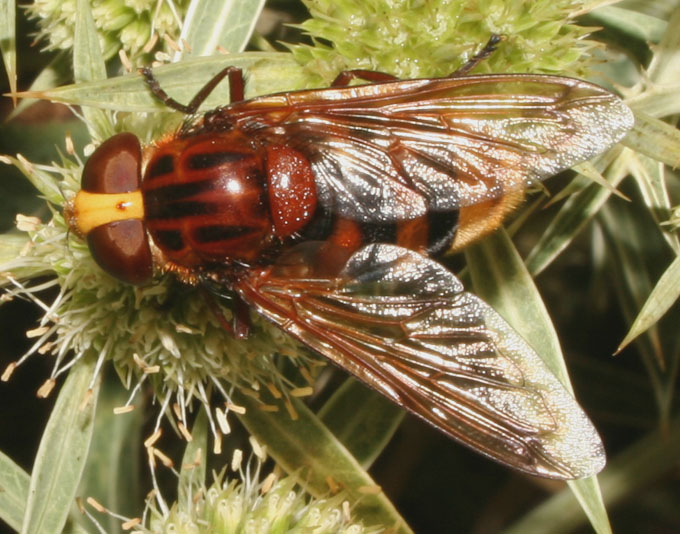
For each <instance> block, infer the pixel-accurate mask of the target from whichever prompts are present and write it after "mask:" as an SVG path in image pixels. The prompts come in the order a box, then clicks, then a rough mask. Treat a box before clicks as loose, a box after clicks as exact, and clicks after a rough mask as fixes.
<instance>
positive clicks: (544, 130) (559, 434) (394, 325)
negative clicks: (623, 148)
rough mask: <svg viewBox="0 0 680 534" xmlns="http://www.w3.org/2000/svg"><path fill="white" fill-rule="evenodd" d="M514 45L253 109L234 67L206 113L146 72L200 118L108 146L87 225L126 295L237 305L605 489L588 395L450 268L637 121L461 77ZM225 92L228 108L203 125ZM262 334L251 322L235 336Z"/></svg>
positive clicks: (426, 407)
mask: <svg viewBox="0 0 680 534" xmlns="http://www.w3.org/2000/svg"><path fill="white" fill-rule="evenodd" d="M497 41H498V39H497V38H492V40H491V41H490V42H489V44H488V45H487V46H486V47H485V48H484V49H483V50H482V52H480V53H478V54H477V55H476V56H475V57H473V59H472V60H470V61H469V62H468V63H467V64H466V65H465V66H464V67H463V68H462V69H459V70H458V71H456V72H455V73H453V74H452V75H450V76H448V77H444V78H437V79H415V80H399V79H396V78H395V77H392V76H390V75H387V74H383V73H378V72H373V71H347V72H344V73H342V74H341V75H340V76H339V77H338V79H337V80H336V82H334V84H333V85H332V86H331V87H330V88H326V89H315V90H302V91H295V92H286V93H278V94H273V95H269V96H262V97H257V98H253V99H250V100H244V96H243V92H244V91H243V88H244V81H243V76H242V73H241V70H240V69H238V68H235V67H228V68H226V69H224V70H223V71H222V72H220V73H219V74H218V75H217V76H215V77H214V78H213V79H212V80H211V81H210V82H209V83H208V84H207V85H206V86H205V87H204V88H203V89H202V90H201V91H200V92H199V93H198V94H197V95H196V97H194V99H193V100H192V101H191V103H190V104H188V105H182V104H180V103H178V102H176V101H175V100H173V99H172V98H170V97H169V96H168V95H167V94H166V93H165V92H164V91H163V90H162V89H161V88H160V87H159V85H158V83H157V81H156V80H155V78H154V77H153V75H152V74H151V72H150V71H149V70H143V74H144V75H145V77H146V80H147V82H148V85H149V87H150V89H151V91H152V92H153V93H154V94H155V95H156V96H157V97H159V98H160V99H161V100H162V101H164V102H165V103H166V104H167V105H169V106H170V107H172V108H174V109H177V110H179V111H182V112H184V113H187V114H189V118H188V119H187V120H186V121H185V123H184V124H183V126H181V127H180V129H179V130H178V131H177V132H176V133H175V134H174V135H172V136H169V137H166V138H163V139H162V140H159V141H157V142H156V143H155V144H153V145H151V146H149V147H146V148H145V149H144V150H142V148H141V145H140V142H139V140H138V139H137V137H135V136H134V135H133V134H130V133H121V134H118V135H115V136H114V137H112V138H110V139H109V140H107V141H105V142H104V143H102V144H101V145H100V146H99V147H98V149H97V150H96V151H95V152H94V154H93V155H92V156H91V157H90V159H89V160H88V162H87V163H86V165H85V168H84V171H83V177H82V190H81V191H80V192H79V193H78V194H77V196H76V197H75V199H74V201H73V202H72V203H71V204H70V206H68V208H67V218H68V219H69V223H70V225H71V227H72V228H73V229H74V230H75V231H76V232H77V233H78V234H79V235H81V236H85V237H86V239H87V242H88V244H89V247H90V250H91V252H92V255H93V257H94V258H95V259H96V261H97V262H98V263H99V265H100V266H101V267H102V268H103V269H104V270H105V271H107V272H109V273H110V274H112V275H113V276H115V277H117V278H119V279H121V280H123V281H125V282H129V283H132V284H144V283H147V282H148V281H149V280H150V278H151V276H152V274H153V272H154V270H160V271H166V272H168V271H169V272H173V273H175V274H176V275H177V277H178V278H179V279H180V280H181V281H183V282H186V283H188V284H197V283H201V282H206V283H209V284H211V285H215V284H217V285H219V286H220V287H225V288H228V289H229V290H230V291H231V292H233V294H234V295H235V298H236V299H237V301H238V302H241V303H245V304H247V305H248V306H249V307H251V308H252V309H254V310H255V311H257V312H258V313H260V314H261V315H263V316H264V317H265V318H267V319H269V320H270V321H272V322H274V323H275V324H276V325H278V326H279V327H280V328H282V329H283V330H284V331H285V332H288V333H289V334H290V335H292V336H294V337H295V338H297V339H298V340H300V341H301V342H302V343H304V344H305V345H307V346H309V347H311V348H312V349H314V350H315V351H317V352H319V353H321V354H322V355H323V356H325V357H326V358H328V359H329V360H331V361H332V362H334V363H335V364H337V365H338V366H340V367H341V368H343V369H345V370H347V371H349V372H350V373H352V374H353V375H354V376H355V377H357V378H358V379H359V380H361V381H363V382H364V383H365V384H367V385H368V386H371V387H373V388H375V389H376V390H378V391H379V392H380V393H382V394H383V395H385V396H386V397H388V398H389V399H391V400H392V401H393V402H395V403H397V404H398V405H400V406H402V407H404V408H406V409H408V410H410V411H411V412H413V413H414V414H416V415H418V416H420V417H421V418H423V419H425V420H426V421H428V422H429V423H431V424H433V425H434V426H435V427H437V428H438V429H440V430H441V431H443V432H444V433H446V434H448V435H449V436H451V437H452V438H454V439H456V440H458V441H460V442H462V443H464V444H466V445H468V446H470V447H471V448H473V449H475V450H477V451H479V452H481V453H482V454H485V455H487V456H489V457H491V458H493V459H495V460H497V461H500V462H502V463H504V464H507V465H509V466H511V467H513V468H516V469H518V470H521V471H524V472H527V473H531V474H535V475H540V476H545V477H552V478H563V479H569V478H580V477H584V476H589V475H592V474H594V473H596V472H598V471H599V470H600V469H601V468H602V466H603V465H604V460H605V457H604V450H603V447H602V443H601V441H600V438H599V436H598V434H597V432H596V431H595V429H594V428H593V426H592V424H591V422H590V421H589V420H588V418H587V416H586V415H585V414H584V412H583V411H582V409H581V408H580V407H579V405H578V404H577V403H576V401H575V400H574V398H573V397H572V396H571V395H570V394H569V393H568V392H567V391H566V390H565V388H564V387H563V386H562V385H561V384H560V382H559V381H558V380H557V378H555V377H554V375H552V373H551V372H550V371H549V370H548V369H547V367H546V365H545V364H544V363H543V362H542V360H541V359H540V357H539V356H538V355H537V354H536V353H535V352H534V350H533V349H532V348H530V347H529V345H528V344H527V343H526V342H525V341H524V340H522V339H521V338H520V337H519V335H518V334H517V333H516V332H514V331H513V330H512V329H511V328H510V327H509V326H508V325H507V324H506V323H505V322H504V321H503V320H502V319H501V318H500V316H499V315H498V314H497V313H496V312H494V311H493V310H492V309H491V308H490V307H489V306H488V305H487V304H485V303H484V302H482V301H481V300H480V299H479V298H478V297H476V296H474V295H473V294H471V293H467V292H464V290H463V287H462V285H461V284H460V282H459V281H458V279H457V278H456V277H455V276H454V275H453V274H452V273H451V272H450V271H448V270H447V269H446V268H445V267H443V266H442V265H441V264H440V263H438V262H437V261H435V259H433V258H436V257H438V256H441V255H443V254H447V253H451V252H455V251H458V250H460V249H461V248H463V247H464V246H466V245H467V244H469V243H471V242H473V241H475V240H477V239H479V238H480V237H481V236H483V235H485V234H487V233H489V232H491V231H492V230H494V229H495V228H497V227H498V226H499V225H500V224H501V222H502V220H503V218H504V217H505V215H506V214H507V213H509V212H510V211H511V210H512V209H514V208H515V207H516V206H517V205H518V204H519V203H520V201H521V200H522V198H523V196H524V192H525V190H526V189H527V186H528V185H529V184H531V183H534V182H537V181H539V180H542V179H544V178H546V177H548V176H551V175H554V174H556V173H558V172H560V171H562V170H565V169H568V168H569V167H571V166H573V165H574V164H576V163H578V162H581V161H584V160H586V159H588V158H590V157H592V156H594V155H596V154H598V153H601V152H603V151H604V150H606V149H607V148H609V147H610V146H612V145H613V144H614V143H616V142H617V141H618V140H620V139H621V138H622V137H623V135H624V134H625V132H626V131H627V130H628V129H629V128H630V127H631V126H632V123H633V117H632V113H631V112H630V110H629V109H628V108H627V107H626V106H625V105H624V104H623V102H622V101H621V100H620V99H619V98H618V97H616V96H615V95H613V94H612V93H610V92H608V91H607V90H605V89H603V88H601V87H598V86H596V85H593V84H590V83H587V82H584V81H580V80H576V79H571V78H565V77H559V76H548V75H525V74H507V75H504V74H497V75H469V76H468V75H463V74H466V73H467V71H468V70H470V69H471V68H472V67H473V66H474V65H475V64H476V63H477V62H479V60H480V59H482V58H483V57H484V56H486V55H488V54H489V53H490V52H491V51H492V50H493V49H494V45H495V44H496V42H497ZM225 77H228V79H229V86H230V91H231V93H230V94H231V103H230V104H229V105H227V106H224V107H219V108H217V109H214V110H212V111H209V112H207V113H205V114H204V115H202V116H197V115H195V112H196V111H197V109H198V107H199V106H200V104H201V103H202V102H203V101H204V100H205V98H206V97H207V96H208V94H209V93H210V92H211V91H212V90H213V89H214V87H215V86H216V85H217V84H218V83H219V82H220V81H221V80H222V79H223V78H225ZM352 78H360V79H363V80H364V81H367V82H371V83H368V84H366V85H353V86H349V85H348V82H349V81H350V80H351V79H352ZM237 308H238V306H237ZM246 322H247V314H246V317H245V318H244V317H243V314H241V313H238V310H237V313H235V321H234V325H235V326H234V333H235V334H237V335H238V334H241V335H243V334H245V330H246V328H245V327H244V325H245V324H246Z"/></svg>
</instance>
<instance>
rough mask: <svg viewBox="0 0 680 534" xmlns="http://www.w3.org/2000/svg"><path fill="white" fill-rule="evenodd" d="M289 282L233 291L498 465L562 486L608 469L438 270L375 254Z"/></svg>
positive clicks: (593, 438) (537, 376) (502, 331)
mask: <svg viewBox="0 0 680 534" xmlns="http://www.w3.org/2000/svg"><path fill="white" fill-rule="evenodd" d="M290 272H291V271H290V270H286V269H276V268H275V269H274V270H271V271H265V272H261V273H259V274H254V275H251V276H250V278H246V279H243V280H242V281H241V282H239V283H238V284H237V285H236V289H237V291H239V293H240V294H241V295H242V297H243V298H244V299H245V300H246V301H247V302H248V303H250V304H251V305H252V306H254V307H255V308H256V309H257V310H258V311H259V312H260V313H261V314H262V315H264V316H265V317H267V318H269V319H270V320H272V321H273V322H274V323H276V324H277V325H279V326H280V327H281V328H282V329H283V330H285V331H286V332H288V333H290V334H292V335H293V336H294V337H296V338H297V339H299V340H300V341H302V342H303V343H305V344H306V345H308V346H310V347H311V348H313V349H314V350H316V351H318V352H319V353H321V354H322V355H324V356H326V357H327V358H329V359H330V360H331V361H333V362H335V363H336V364H337V365H339V366H340V367H342V368H344V369H345V370H347V371H349V372H350V373H352V374H354V375H355V376H356V377H358V378H359V379H360V380H362V381H363V382H365V383H366V384H367V385H369V386H371V387H373V388H375V389H377V390H378V391H379V392H380V393H382V394H384V395H385V396H387V397H388V398H390V399H391V400H393V401H394V402H396V403H397V404H399V405H400V406H402V407H404V408H406V409H408V410H410V411H411V412H413V413H415V414H416V415H418V416H420V417H422V418H423V419H425V420H426V421H428V422H429V423H431V424H433V425H434V426H436V427H437V428H439V429H440V430H442V431H443V432H445V433H446V434H448V435H450V436H451V437H453V438H455V439H457V440H458V441H460V442H462V443H464V444H466V445H468V446H470V447H472V448H473V449H475V450H477V451H479V452H481V453H483V454H485V455H487V456H489V457H491V458H494V459H495V460H497V461H500V462H502V463H504V464H507V465H509V466H512V467H514V468H516V469H519V470H521V471H525V472H528V473H531V474H535V475H540V476H545V477H551V478H559V479H571V478H581V477H585V476H589V475H592V474H595V473H597V472H598V471H599V470H600V469H601V468H602V466H603V465H604V460H605V458H604V451H603V447H602V443H601V441H600V438H599V436H598V435H597V432H596V431H595V429H594V428H593V426H592V424H591V423H590V421H589V420H588V418H587V417H586V415H585V414H584V412H583V411H582V409H581V408H580V407H579V406H578V404H577V403H576V401H575V400H574V398H573V397H572V396H571V395H570V394H569V393H568V392H567V391H566V390H565V389H564V387H563V386H562V385H561V384H560V383H559V381H558V380H557V379H556V378H555V376H554V375H552V373H551V372H550V371H549V370H548V368H547V367H546V366H545V364H544V363H543V361H542V360H541V359H540V357H539V356H538V355H537V354H536V353H535V352H534V351H533V350H532V349H531V348H530V347H529V346H528V345H527V344H526V343H525V342H524V341H523V340H522V339H521V338H520V337H519V336H518V335H517V334H516V333H515V332H514V331H513V330H512V329H511V328H510V327H509V326H508V325H507V324H506V323H505V322H504V321H503V320H502V319H501V318H500V316H498V314H496V313H495V312H494V311H493V310H492V309H491V308H490V307H489V306H488V305H486V304H485V303H484V302H482V301H481V300H480V299H479V298H477V297H475V296H474V295H472V294H470V293H466V292H463V289H462V286H461V284H460V282H459V281H458V280H457V279H456V277H455V276H454V275H453V274H451V273H450V272H449V271H447V270H446V269H445V268H444V267H443V266H441V265H440V264H438V263H436V262H434V261H432V260H430V259H428V258H426V257H424V256H421V255H419V254H417V253H415V252H412V251H409V250H406V249H403V248H400V247H396V246H393V245H369V246H366V247H364V248H363V249H361V250H359V251H358V252H357V253H355V254H354V255H353V256H352V257H351V258H350V259H349V261H348V262H347V263H346V265H345V268H344V270H343V272H342V273H341V275H340V276H338V277H337V278H334V279H313V278H306V277H304V276H298V277H291V276H290V275H289V273H290ZM286 273H288V274H286Z"/></svg>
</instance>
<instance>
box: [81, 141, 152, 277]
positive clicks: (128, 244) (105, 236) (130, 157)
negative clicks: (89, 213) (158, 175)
mask: <svg viewBox="0 0 680 534" xmlns="http://www.w3.org/2000/svg"><path fill="white" fill-rule="evenodd" d="M141 160H142V150H141V147H140V144H139V140H138V139H137V137H136V136H134V135H133V134H131V133H121V134H118V135H115V136H113V137H111V138H110V139H108V140H107V141H105V142H104V143H102V144H101V145H100V146H99V147H98V148H97V150H95V152H94V154H92V156H91V157H90V159H89V160H88V161H87V163H86V164H85V168H84V169H83V178H82V189H83V191H86V192H88V193H97V194H99V195H101V196H102V197H106V196H107V195H111V196H112V197H113V196H114V195H115V194H118V193H129V192H133V191H137V190H138V189H139V186H140V183H141ZM85 207H87V203H86V204H85ZM117 209H119V210H120V209H121V208H119V207H117ZM87 244H88V245H89V247H90V252H91V253H92V257H93V258H94V259H95V261H96V262H97V264H98V265H99V266H100V267H101V268H102V269H103V270H104V271H106V272H107V273H109V274H110V275H111V276H114V277H116V278H118V279H119V280H122V281H123V282H126V283H129V284H142V283H144V282H146V281H148V280H149V279H150V278H151V275H152V272H153V261H152V257H151V250H150V248H149V242H148V238H147V233H146V228H145V226H144V222H143V221H142V220H140V219H137V218H131V219H123V220H117V221H113V222H107V223H105V224H102V225H100V226H96V227H95V228H93V229H92V230H91V231H89V233H88V234H87Z"/></svg>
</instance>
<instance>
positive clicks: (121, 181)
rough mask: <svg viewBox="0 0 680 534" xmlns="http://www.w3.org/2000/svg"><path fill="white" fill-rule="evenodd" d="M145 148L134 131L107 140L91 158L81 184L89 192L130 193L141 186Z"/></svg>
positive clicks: (86, 165) (84, 170)
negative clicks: (143, 149)
mask: <svg viewBox="0 0 680 534" xmlns="http://www.w3.org/2000/svg"><path fill="white" fill-rule="evenodd" d="M141 160H142V149H141V147H140V146H139V139H137V137H136V136H135V135H133V134H131V133H120V134H118V135H114V136H113V137H111V138H110V139H107V140H106V141H104V142H103V143H102V144H101V145H99V147H98V148H97V150H95V151H94V154H92V156H91V157H90V159H89V160H87V163H86V164H85V168H84V169H83V178H82V183H81V187H82V189H83V190H84V191H88V192H89V193H128V192H130V191H135V190H136V189H139V184H140V181H141Z"/></svg>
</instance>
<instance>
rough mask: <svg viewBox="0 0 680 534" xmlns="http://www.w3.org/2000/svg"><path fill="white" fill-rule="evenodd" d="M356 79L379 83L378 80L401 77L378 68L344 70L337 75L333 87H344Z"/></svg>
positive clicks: (393, 79)
mask: <svg viewBox="0 0 680 534" xmlns="http://www.w3.org/2000/svg"><path fill="white" fill-rule="evenodd" d="M355 79H360V80H366V81H367V82H373V83H377V82H394V81H396V80H398V79H399V78H397V77H396V76H393V75H392V74H387V73H386V72H380V71H377V70H363V69H354V70H343V71H342V72H341V73H340V74H338V75H337V77H336V78H335V80H333V83H332V84H331V87H343V86H345V85H348V84H349V82H351V81H352V80H355Z"/></svg>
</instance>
